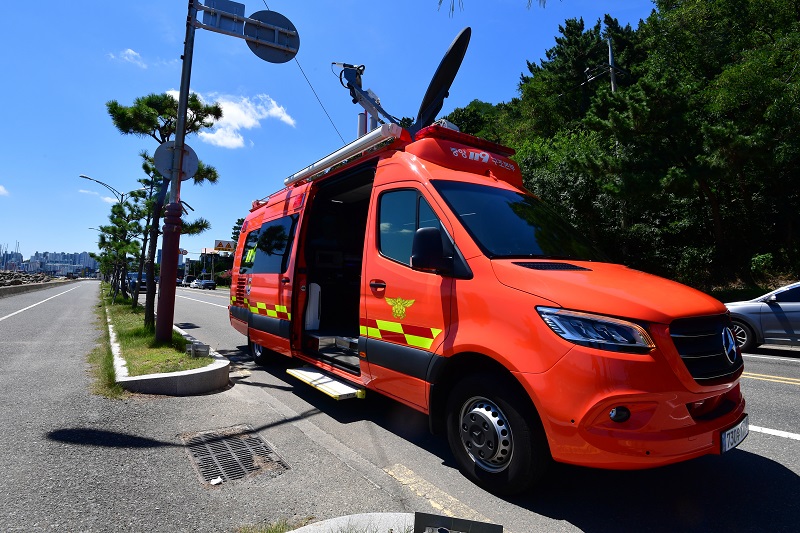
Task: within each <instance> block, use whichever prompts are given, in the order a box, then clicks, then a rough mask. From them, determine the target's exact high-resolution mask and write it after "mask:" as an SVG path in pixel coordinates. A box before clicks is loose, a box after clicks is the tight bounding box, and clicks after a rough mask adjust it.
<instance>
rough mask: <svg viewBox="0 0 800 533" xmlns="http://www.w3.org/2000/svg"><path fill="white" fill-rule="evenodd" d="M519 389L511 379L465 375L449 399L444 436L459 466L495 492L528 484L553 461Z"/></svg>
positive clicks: (538, 423) (512, 490)
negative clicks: (445, 434)
mask: <svg viewBox="0 0 800 533" xmlns="http://www.w3.org/2000/svg"><path fill="white" fill-rule="evenodd" d="M518 389H519V385H518V384H517V383H513V382H512V381H511V379H510V378H505V377H502V376H497V375H482V376H469V377H467V378H465V379H463V380H461V381H460V382H458V383H457V384H456V386H455V387H453V390H452V391H451V393H450V396H449V398H448V401H447V440H448V442H449V444H450V450H451V451H452V452H453V455H454V456H455V458H456V462H457V463H458V466H459V469H460V470H461V472H462V473H463V474H464V475H465V476H466V477H468V478H469V479H470V480H472V481H473V482H474V483H475V484H477V485H478V486H480V487H483V488H484V489H486V490H488V491H489V492H492V493H495V494H504V495H511V494H518V493H520V492H523V491H525V490H528V489H530V488H531V487H533V485H534V484H535V483H536V482H537V481H539V479H541V477H542V476H543V475H544V473H545V472H546V471H547V468H548V467H549V465H550V463H551V462H552V459H551V457H550V450H549V448H548V446H547V438H546V437H545V434H544V429H543V428H542V425H541V421H540V420H539V417H538V415H537V413H536V410H535V408H534V407H533V404H532V403H531V401H530V399H529V398H527V397H526V396H524V395H523V394H521V393H520V392H517V391H518Z"/></svg>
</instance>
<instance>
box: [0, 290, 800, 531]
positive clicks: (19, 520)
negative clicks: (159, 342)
mask: <svg viewBox="0 0 800 533" xmlns="http://www.w3.org/2000/svg"><path fill="white" fill-rule="evenodd" d="M72 287H74V289H73V288H72ZM65 289H71V291H70V292H67V293H64V294H61V295H59V296H56V294H58V293H59V292H63V291H64V290H65ZM97 290H98V289H97V285H96V283H94V282H81V283H78V284H75V285H72V286H71V287H66V288H61V289H58V290H49V291H42V292H38V293H29V294H26V295H19V296H15V297H11V298H4V299H0V339H2V342H0V398H2V406H3V409H2V411H0V413H1V414H0V422H2V425H3V427H4V431H2V432H0V449H2V451H3V453H2V454H0V472H2V473H3V479H0V530H3V531H44V530H50V529H59V530H61V531H123V530H124V531H233V530H234V529H235V528H236V527H238V526H242V525H259V524H263V523H268V522H271V521H273V520H276V519H278V518H289V519H290V520H291V519H300V518H305V517H310V518H312V519H314V520H322V519H326V518H332V517H335V516H340V515H345V514H353V513H365V512H414V511H421V512H427V513H437V514H449V513H452V514H453V515H455V516H460V517H464V518H471V519H475V520H487V521H491V522H494V523H499V524H503V525H504V526H505V531H512V532H514V533H527V532H538V531H577V530H583V531H643V530H649V531H718V530H728V531H762V530H765V529H769V530H775V531H794V530H796V528H797V523H798V519H800V500H799V499H798V498H797V494H798V493H800V491H798V489H800V475H799V474H800V440H798V439H800V417H798V415H797V413H798V412H800V394H799V393H800V351H791V350H773V349H760V350H758V351H757V352H758V353H754V354H751V355H748V356H747V357H746V372H747V374H746V375H745V377H744V378H743V380H742V383H743V387H744V391H745V395H746V398H747V401H748V412H749V413H750V415H751V422H750V423H751V426H752V430H751V433H750V435H749V436H748V438H747V439H746V440H745V441H744V442H743V443H742V444H741V445H740V446H739V448H737V449H736V450H733V451H731V452H729V453H728V454H726V455H724V456H715V457H705V458H701V459H698V460H694V461H691V462H689V463H684V464H680V465H675V466H671V467H666V468H661V469H657V470H648V471H637V472H613V471H601V470H592V469H585V468H578V467H568V466H563V465H560V466H556V467H555V468H554V469H553V471H552V472H551V473H550V475H549V477H548V478H547V480H546V481H545V483H544V484H543V485H542V487H541V488H540V489H539V490H537V491H536V492H534V493H531V494H526V495H523V496H519V497H515V498H512V499H502V498H498V497H495V496H493V495H491V494H488V493H486V492H485V491H483V490H481V489H479V488H477V487H476V486H475V485H473V484H471V483H470V482H468V481H467V480H465V479H464V478H463V477H462V476H461V474H460V473H459V472H458V470H457V469H456V467H455V465H454V463H453V461H452V459H451V456H450V452H449V450H448V448H447V444H446V442H445V441H444V440H442V439H439V438H436V437H433V436H431V435H430V434H429V433H428V431H427V421H426V419H425V417H424V416H423V415H421V414H419V413H416V412H415V411H413V410H411V409H408V408H406V407H403V406H401V405H399V404H397V403H395V402H392V401H390V400H388V399H385V398H382V397H380V396H377V395H375V394H369V395H368V397H367V399H366V400H348V401H342V402H336V401H334V400H332V399H330V398H328V397H327V396H325V395H323V394H321V393H319V392H318V391H316V390H314V389H311V388H310V387H308V386H306V385H304V384H302V383H300V382H298V381H296V380H295V379H294V378H292V377H290V376H288V375H287V374H286V369H287V368H289V367H290V366H292V364H293V363H292V362H291V361H290V360H288V359H286V358H283V357H280V356H276V357H275V358H274V361H273V362H271V363H270V364H269V365H267V366H265V367H257V366H255V365H253V364H252V362H250V361H249V359H248V358H247V357H246V356H245V338H244V337H243V336H242V335H240V334H239V333H237V332H236V331H235V330H233V328H231V327H230V325H229V323H228V318H227V310H226V306H227V302H228V294H227V292H225V291H222V290H218V291H213V292H212V291H201V290H196V289H178V293H177V298H176V312H175V322H176V324H178V325H179V326H180V327H182V328H183V329H185V330H187V331H188V332H189V333H191V334H192V335H194V336H195V337H197V338H199V339H200V340H202V341H204V342H207V343H209V344H210V345H211V346H212V347H213V348H214V349H216V350H217V351H218V352H220V353H222V354H223V355H226V356H228V357H230V358H231V359H232V360H233V361H234V366H235V367H236V368H235V370H237V372H236V373H234V374H233V375H232V376H233V379H232V382H233V383H234V384H233V385H232V386H231V387H230V388H229V389H227V390H225V391H222V392H219V393H215V394H210V395H206V396H199V397H190V398H160V397H144V396H133V397H131V398H129V399H127V400H124V401H118V400H108V399H104V398H100V397H98V396H93V395H92V394H91V392H90V383H91V379H90V377H89V375H88V374H87V365H86V362H85V361H86V359H85V354H86V353H87V352H88V351H90V350H91V349H92V347H93V346H94V344H95V342H96V341H97V339H98V338H99V335H100V324H98V323H96V321H95V319H94V315H93V310H92V308H93V306H95V305H97V300H96V299H97ZM51 296H56V297H54V298H52V299H51V300H47V301H44V302H43V303H40V304H39V305H36V306H35V307H32V308H30V309H27V310H25V311H23V312H19V313H17V314H15V315H12V316H8V315H9V314H10V313H15V312H17V311H19V310H20V309H23V308H25V307H27V306H29V305H32V304H35V303H37V302H40V301H43V300H45V298H49V297H51ZM239 424H248V425H250V426H251V427H253V428H254V429H255V430H256V431H258V432H259V434H260V435H261V436H262V437H263V438H264V439H265V440H266V441H267V442H269V443H270V444H271V445H272V447H273V449H274V450H275V451H276V452H277V453H278V454H280V456H281V457H282V458H283V460H284V461H285V462H286V464H288V465H289V467H290V469H289V470H287V471H285V472H283V473H282V474H280V475H278V476H272V475H266V474H262V475H257V476H254V477H251V478H249V479H245V480H241V481H233V482H230V483H224V484H223V485H220V486H217V487H208V486H207V485H205V484H203V483H201V481H200V479H199V477H198V475H197V473H196V472H195V470H194V468H193V466H192V464H191V462H190V461H189V459H188V455H187V453H186V450H185V448H184V446H183V441H182V439H181V438H180V436H181V435H182V434H185V433H192V432H199V431H205V430H215V429H221V428H227V427H230V426H234V425H239ZM379 533H383V532H379Z"/></svg>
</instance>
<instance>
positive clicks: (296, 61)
mask: <svg viewBox="0 0 800 533" xmlns="http://www.w3.org/2000/svg"><path fill="white" fill-rule="evenodd" d="M262 1H263V2H264V7H266V8H267V9H268V10H270V11H272V10H271V9H269V6H268V5H267V2H266V0H262ZM294 62H295V64H297V68H299V69H300V73H301V74H302V75H303V78H305V80H306V83H308V86H309V87H310V88H311V92H312V93H314V97H316V99H317V102H319V106H320V107H321V108H322V111H323V112H324V113H325V116H326V117H328V121H329V122H330V123H331V126H333V129H334V130H335V131H336V135H338V136H339V139H341V141H342V144H347V143H346V142H345V140H344V137H342V134H341V133H339V129H338V128H337V127H336V124H334V123H333V119H332V118H331V116H330V115H329V114H328V110H327V109H325V105H323V103H322V100H320V97H319V95H318V94H317V91H316V90H314V86H313V85H311V80H309V79H308V76H306V73H305V71H304V70H303V67H302V66H300V61H298V60H297V56H295V57H294Z"/></svg>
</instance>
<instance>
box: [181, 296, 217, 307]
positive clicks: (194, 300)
mask: <svg viewBox="0 0 800 533" xmlns="http://www.w3.org/2000/svg"><path fill="white" fill-rule="evenodd" d="M178 298H183V299H184V300H191V301H193V302H200V303H201V304H207V305H214V306H217V307H222V308H223V309H227V308H228V306H227V305H220V304H212V303H211V302H206V301H203V300H198V299H196V298H189V297H188V296H178Z"/></svg>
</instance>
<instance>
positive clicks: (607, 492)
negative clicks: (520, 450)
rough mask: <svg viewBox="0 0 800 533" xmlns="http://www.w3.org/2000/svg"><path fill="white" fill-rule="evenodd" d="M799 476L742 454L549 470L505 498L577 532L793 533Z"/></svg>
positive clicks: (798, 515) (797, 515)
mask: <svg viewBox="0 0 800 533" xmlns="http://www.w3.org/2000/svg"><path fill="white" fill-rule="evenodd" d="M799 492H800V476H798V475H797V474H796V473H795V472H793V471H791V470H790V469H789V468H787V467H785V466H783V465H781V464H780V463H777V462H775V461H773V460H771V459H766V458H764V457H762V456H760V455H757V454H754V453H750V452H747V451H743V450H733V451H731V452H729V453H728V454H726V455H725V456H724V457H719V456H706V457H702V458H699V459H695V460H692V461H689V462H686V463H680V464H676V465H671V466H667V467H663V468H657V469H653V470H637V471H610V470H596V469H590V468H580V467H574V466H568V465H555V466H554V467H553V468H552V469H551V471H550V473H549V475H548V478H547V479H546V480H545V482H544V483H543V484H542V485H541V488H540V489H538V490H536V491H535V492H533V493H530V494H526V495H523V496H520V497H516V498H513V499H509V500H508V501H509V502H511V503H513V504H515V505H518V506H520V507H523V508H525V509H528V510H530V511H532V512H535V513H538V514H541V515H543V516H547V517H550V518H552V519H554V520H563V521H566V522H569V523H570V524H572V525H574V526H575V527H577V528H579V529H581V530H582V531H592V532H597V531H614V532H617V531H681V532H683V531H764V530H767V529H769V530H772V531H794V530H795V529H796V527H797V523H798V519H800V507H798V505H797V494H798V493H799Z"/></svg>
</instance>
